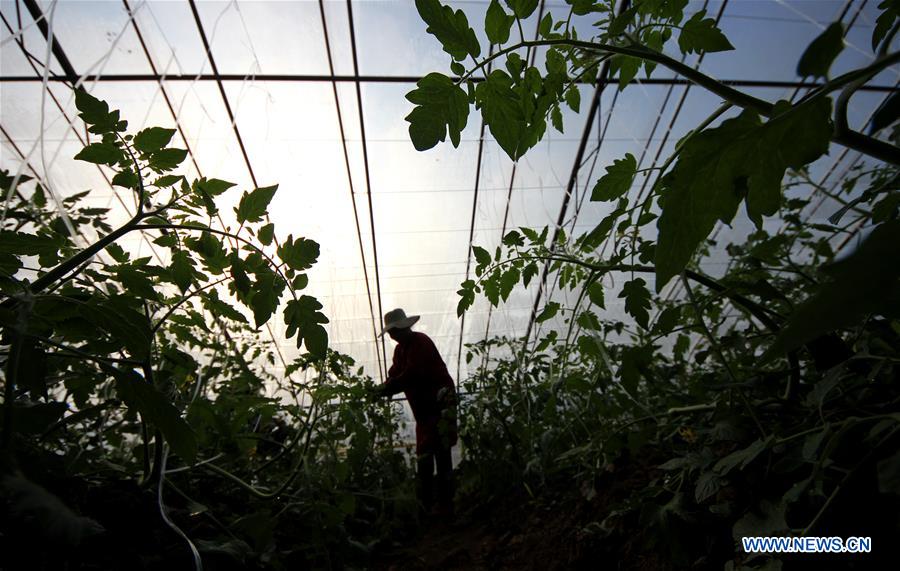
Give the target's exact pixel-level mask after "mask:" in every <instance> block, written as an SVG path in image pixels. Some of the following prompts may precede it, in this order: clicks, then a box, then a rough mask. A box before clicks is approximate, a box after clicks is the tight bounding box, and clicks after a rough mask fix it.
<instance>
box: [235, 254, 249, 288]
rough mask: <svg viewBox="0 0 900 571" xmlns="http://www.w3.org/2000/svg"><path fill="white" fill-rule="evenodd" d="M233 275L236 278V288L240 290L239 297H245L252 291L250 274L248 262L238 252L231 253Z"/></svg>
mask: <svg viewBox="0 0 900 571" xmlns="http://www.w3.org/2000/svg"><path fill="white" fill-rule="evenodd" d="M231 277H232V278H233V280H234V282H233V283H234V289H235V290H236V291H237V292H238V294H239V295H238V299H245V297H246V296H247V294H249V293H250V287H251V283H250V276H248V275H247V268H246V263H245V262H244V260H242V259H241V257H240V256H239V255H238V253H237V252H232V253H231Z"/></svg>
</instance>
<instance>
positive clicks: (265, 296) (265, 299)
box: [247, 270, 284, 327]
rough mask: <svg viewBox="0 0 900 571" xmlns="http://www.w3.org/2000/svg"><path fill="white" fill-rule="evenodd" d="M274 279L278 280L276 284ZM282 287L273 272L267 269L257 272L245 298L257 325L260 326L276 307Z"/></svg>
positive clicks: (278, 279)
mask: <svg viewBox="0 0 900 571" xmlns="http://www.w3.org/2000/svg"><path fill="white" fill-rule="evenodd" d="M276 280H277V281H278V282H279V285H278V286H276ZM283 288H284V284H283V283H282V282H281V278H279V277H277V275H276V274H275V272H273V271H271V270H268V271H265V272H260V273H257V275H256V283H255V284H254V286H253V290H252V291H251V293H250V297H249V299H248V300H247V303H248V305H249V306H250V309H251V310H252V311H253V319H254V320H255V321H256V326H257V327H261V326H262V325H263V324H264V323H265V322H267V321H268V320H269V318H270V317H272V314H273V313H275V310H276V309H278V299H279V298H280V297H281V292H282V291H283Z"/></svg>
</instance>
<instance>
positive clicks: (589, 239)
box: [583, 208, 623, 251]
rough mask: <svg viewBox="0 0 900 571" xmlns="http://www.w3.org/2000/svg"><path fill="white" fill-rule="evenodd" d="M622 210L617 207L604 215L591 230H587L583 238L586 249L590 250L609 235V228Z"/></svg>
mask: <svg viewBox="0 0 900 571" xmlns="http://www.w3.org/2000/svg"><path fill="white" fill-rule="evenodd" d="M622 212H623V211H622V210H621V209H619V208H617V209H616V210H614V211H612V212H611V213H609V214H608V215H606V216H605V217H604V218H603V220H601V221H600V223H599V224H597V226H595V227H594V229H593V230H591V231H590V232H588V233H587V234H586V235H585V237H584V239H583V244H584V248H585V249H586V250H588V251H591V250H594V249H596V248H597V247H598V246H599V245H600V244H602V243H603V241H604V240H605V239H606V237H607V236H608V235H609V232H610V230H612V227H613V225H614V224H615V223H616V220H617V219H618V218H619V216H621V215H622Z"/></svg>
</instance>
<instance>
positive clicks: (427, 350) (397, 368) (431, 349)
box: [375, 309, 457, 515]
mask: <svg viewBox="0 0 900 571" xmlns="http://www.w3.org/2000/svg"><path fill="white" fill-rule="evenodd" d="M418 320H419V316H418V315H411V316H409V317H407V316H406V312H404V311H403V310H402V309H394V310H393V311H389V312H387V313H386V314H385V315H384V331H382V332H381V335H384V334H385V333H387V334H388V335H390V337H391V339H393V340H394V341H396V342H397V347H396V348H395V349H394V361H393V364H392V365H391V368H390V369H389V370H388V378H387V380H386V381H385V382H384V384H383V385H381V386H380V387H378V388H377V389H376V390H375V394H376V395H377V396H382V397H387V396H391V395H395V394H397V393H400V392H402V393H405V395H406V400H407V401H408V402H409V406H410V408H411V409H412V413H413V417H415V419H416V457H417V459H416V477H417V480H418V496H419V501H420V502H421V503H422V507H423V508H424V509H425V511H426V512H429V511H431V512H432V513H433V514H434V515H451V514H452V513H453V464H452V461H451V459H450V448H451V447H452V446H453V445H454V444H456V437H457V435H456V391H455V389H454V386H453V379H452V378H451V377H450V373H449V372H447V365H446V364H444V360H443V359H442V358H441V355H440V353H438V350H437V347H435V346H434V343H433V342H432V341H431V339H430V338H429V337H428V336H427V335H425V334H424V333H420V332H418V331H413V330H412V329H410V328H411V327H412V325H413V324H414V323H415V322H417V321H418ZM435 464H437V506H435V507H434V509H432V506H433V504H434V496H433V493H434V469H435Z"/></svg>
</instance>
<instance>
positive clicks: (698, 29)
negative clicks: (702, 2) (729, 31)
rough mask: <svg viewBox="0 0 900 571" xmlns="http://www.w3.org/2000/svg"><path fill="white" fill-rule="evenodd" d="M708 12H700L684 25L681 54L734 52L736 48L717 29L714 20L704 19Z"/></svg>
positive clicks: (680, 42)
mask: <svg viewBox="0 0 900 571" xmlns="http://www.w3.org/2000/svg"><path fill="white" fill-rule="evenodd" d="M705 15H706V10H700V11H699V12H697V13H696V14H694V15H693V16H691V18H690V19H689V20H688V21H687V22H685V23H684V27H682V29H681V35H679V36H678V47H679V48H681V53H683V54H690V53H700V52H722V51H727V50H733V49H734V46H732V45H731V42H729V41H728V38H726V37H725V34H723V33H722V30H720V29H719V28H717V27H716V21H715V20H714V19H712V18H706V19H704V18H703V16H705Z"/></svg>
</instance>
